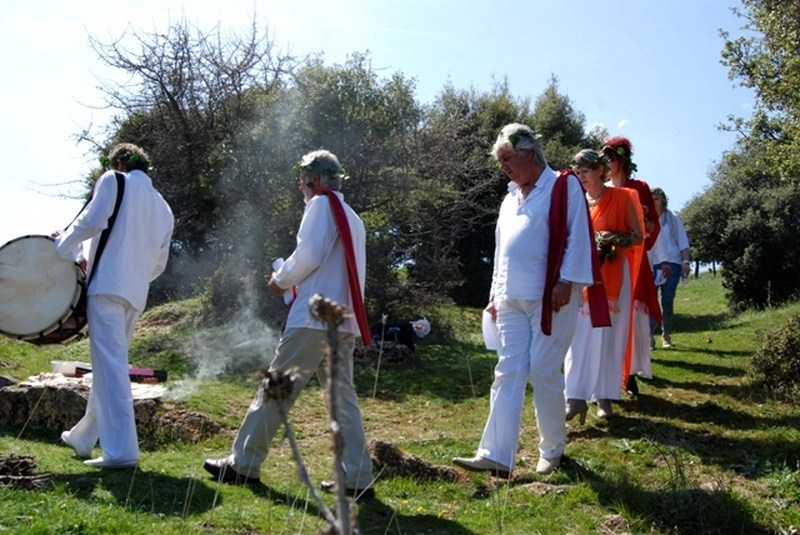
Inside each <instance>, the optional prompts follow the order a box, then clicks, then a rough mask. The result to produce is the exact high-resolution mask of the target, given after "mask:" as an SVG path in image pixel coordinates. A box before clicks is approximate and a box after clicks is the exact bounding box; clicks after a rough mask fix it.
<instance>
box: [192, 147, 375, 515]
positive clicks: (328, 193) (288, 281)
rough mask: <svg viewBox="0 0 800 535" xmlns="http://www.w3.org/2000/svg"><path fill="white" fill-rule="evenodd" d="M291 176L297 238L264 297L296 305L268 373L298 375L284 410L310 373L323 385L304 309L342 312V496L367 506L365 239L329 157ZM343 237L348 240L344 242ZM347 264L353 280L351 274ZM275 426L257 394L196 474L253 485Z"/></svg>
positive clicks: (273, 410) (319, 349)
mask: <svg viewBox="0 0 800 535" xmlns="http://www.w3.org/2000/svg"><path fill="white" fill-rule="evenodd" d="M296 168H297V169H298V171H299V173H298V177H297V186H298V189H300V191H301V192H302V193H303V198H304V201H305V203H306V206H305V210H304V211H303V217H302V220H301V221H300V227H299V229H298V231H297V246H296V248H295V250H294V252H293V253H292V254H291V256H289V258H287V259H286V261H285V262H284V263H283V264H282V265H281V266H280V267H279V268H277V270H276V271H275V272H274V273H273V274H272V276H271V277H270V278H269V281H268V283H267V286H268V288H269V290H270V291H271V292H272V293H274V294H275V295H278V296H283V294H284V293H286V292H287V291H290V290H291V289H292V288H295V290H294V291H296V297H295V299H294V301H293V305H292V306H291V307H290V309H289V315H288V317H287V319H286V325H285V329H284V331H283V334H282V336H281V339H280V341H279V342H278V347H277V348H276V349H275V357H274V359H273V360H272V363H271V364H270V371H272V370H284V371H286V370H290V369H292V368H296V370H297V378H296V379H295V381H294V384H293V388H292V392H291V395H290V399H289V401H288V403H287V404H288V407H286V410H289V408H290V407H291V405H292V404H293V403H294V401H295V400H296V399H297V396H299V395H300V392H301V391H302V390H303V389H304V388H305V385H307V384H308V382H309V381H310V380H311V377H312V376H313V375H314V374H315V373H316V375H317V377H318V378H319V381H320V384H322V385H324V384H326V383H327V380H328V369H327V364H326V360H327V358H328V357H327V352H328V342H327V326H326V325H325V324H324V323H323V322H322V321H320V320H319V319H318V318H315V317H314V316H313V315H312V313H311V311H310V309H309V306H308V303H309V300H310V299H311V298H312V297H313V296H314V295H315V294H321V295H323V296H324V297H325V298H326V299H329V300H331V301H334V302H336V303H339V304H340V305H343V306H345V307H346V309H347V311H348V312H349V313H348V314H347V315H346V317H345V319H344V321H343V322H342V324H341V325H339V326H338V352H339V355H340V358H341V360H342V362H343V363H344V369H343V370H342V373H341V374H340V375H341V383H340V384H337V393H338V396H337V404H336V406H337V409H338V414H336V421H337V423H338V425H339V426H340V428H341V433H342V436H343V439H344V451H343V456H342V464H343V468H344V473H345V484H346V489H345V492H346V493H347V494H348V495H350V496H354V497H356V498H361V499H368V498H372V497H374V496H375V490H374V489H373V487H372V459H371V458H370V455H369V451H368V450H367V440H366V437H365V435H364V425H363V423H362V418H361V409H360V408H359V405H358V399H357V397H356V391H355V386H354V384H353V351H354V350H355V343H356V336H357V335H360V336H361V337H362V339H363V341H364V343H365V344H369V343H370V335H369V327H368V326H367V324H366V315H365V314H364V303H363V300H362V296H363V292H364V283H365V277H366V267H367V253H366V231H365V228H364V223H363V222H362V221H361V218H360V217H359V216H358V215H357V214H356V212H354V211H353V209H352V208H350V206H349V205H347V204H346V203H345V202H344V196H343V195H342V193H341V192H340V191H339V190H340V189H341V185H342V181H343V180H344V178H345V176H344V172H343V170H342V167H341V165H340V164H339V159H338V158H337V157H336V155H334V154H333V153H331V152H329V151H327V150H317V151H313V152H309V153H307V154H305V155H304V156H303V157H302V158H301V160H300V162H299V163H298V165H297V166H296ZM337 212H338V215H337ZM348 235H349V237H350V238H351V240H347V239H346V238H347V236H348ZM348 264H349V265H350V266H352V267H353V268H355V272H351V271H350V269H349V266H348ZM351 274H352V276H351ZM282 425H283V422H282V419H281V416H280V412H279V407H278V402H277V401H275V400H272V399H266V398H265V395H264V392H263V388H259V391H258V393H257V394H256V397H255V399H254V400H253V402H252V403H251V405H250V408H249V409H248V410H247V414H246V415H245V417H244V421H243V422H242V425H241V426H240V428H239V432H238V433H237V434H236V438H235V439H234V441H233V447H232V452H231V454H230V455H228V456H227V457H223V458H221V459H206V461H205V464H204V465H203V467H204V468H205V470H206V471H207V472H208V473H210V474H211V475H213V476H214V477H215V478H216V479H217V480H219V481H224V482H227V483H234V484H242V483H255V482H258V481H259V479H260V470H261V465H262V463H263V462H264V461H265V460H266V458H267V454H268V453H269V445H270V442H271V441H272V438H273V437H274V436H275V434H276V433H277V432H278V431H279V430H280V429H281V427H282ZM320 486H321V487H322V489H323V490H324V491H326V492H334V491H335V490H336V488H335V484H334V482H332V481H322V482H321V484H320Z"/></svg>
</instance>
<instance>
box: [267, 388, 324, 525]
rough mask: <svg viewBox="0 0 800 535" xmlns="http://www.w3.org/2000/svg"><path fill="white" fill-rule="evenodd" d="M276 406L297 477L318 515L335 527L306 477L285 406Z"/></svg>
mask: <svg viewBox="0 0 800 535" xmlns="http://www.w3.org/2000/svg"><path fill="white" fill-rule="evenodd" d="M277 405H278V413H279V414H280V415H281V420H282V421H283V426H284V428H285V429H286V438H287V439H288V440H289V445H290V446H291V448H292V454H293V455H294V459H295V461H296V462H297V475H298V477H299V478H300V481H302V482H303V483H304V484H305V485H306V487H308V490H309V491H310V492H311V497H312V498H314V501H315V502H316V504H317V507H318V508H319V510H320V513H321V514H322V516H323V517H324V518H325V520H326V521H327V522H328V523H329V524H330V525H331V526H336V524H337V522H336V517H335V516H334V515H333V513H332V512H331V510H330V509H328V506H327V505H325V502H324V501H323V500H322V497H321V496H320V495H319V493H318V492H317V491H316V489H315V488H314V483H313V482H312V481H311V477H310V476H309V475H308V470H307V469H306V465H305V463H304V462H303V456H302V455H301V454H300V448H299V447H298V445H297V439H295V436H294V432H293V431H292V426H291V425H289V416H288V414H287V411H286V406H285V405H284V403H283V401H282V400H278V401H277Z"/></svg>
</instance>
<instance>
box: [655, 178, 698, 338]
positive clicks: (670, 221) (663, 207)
mask: <svg viewBox="0 0 800 535" xmlns="http://www.w3.org/2000/svg"><path fill="white" fill-rule="evenodd" d="M652 194H653V200H654V201H655V205H656V213H657V214H658V220H659V223H660V224H661V232H660V233H659V235H658V239H657V240H656V242H655V245H653V248H652V249H651V250H650V252H649V253H648V256H649V257H650V263H651V264H652V266H653V273H654V279H655V280H656V281H657V282H659V283H660V284H659V285H658V288H659V289H660V290H661V312H662V315H663V320H662V328H661V346H662V347H664V348H670V347H672V338H671V334H672V317H673V313H674V308H675V292H676V291H677V289H678V283H679V282H680V280H681V277H683V278H684V279H685V278H686V277H688V276H689V237H688V236H687V235H686V229H685V228H684V227H683V223H682V222H681V220H680V218H679V217H678V216H676V215H675V214H674V213H672V211H670V210H669V209H667V203H668V199H667V194H666V193H664V190H663V189H661V188H655V189H654V190H653V191H652ZM657 327H658V325H657V324H656V322H655V321H651V322H650V336H651V346H654V345H655V339H654V338H653V337H654V336H655V333H656V330H657Z"/></svg>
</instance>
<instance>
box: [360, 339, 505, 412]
mask: <svg viewBox="0 0 800 535" xmlns="http://www.w3.org/2000/svg"><path fill="white" fill-rule="evenodd" d="M496 363H497V357H496V355H495V353H494V352H488V351H487V350H486V349H484V348H483V347H482V346H479V345H477V344H472V343H468V342H463V341H457V340H452V341H449V342H447V343H442V344H425V345H423V344H422V343H420V344H418V345H417V351H416V354H415V355H414V360H413V362H412V363H411V364H408V365H404V366H402V367H400V366H385V365H382V366H381V368H380V370H378V369H377V366H375V365H374V364H370V365H369V366H366V367H360V368H358V367H357V368H356V378H355V381H356V388H357V390H358V392H361V393H362V395H363V393H366V392H372V390H373V387H374V383H375V374H376V372H378V389H377V397H378V398H379V399H382V400H391V401H395V402H402V401H403V400H404V399H406V398H408V397H414V396H420V395H425V396H431V397H433V398H439V399H443V400H446V401H449V402H452V403H460V402H463V401H467V400H471V399H474V398H475V397H486V396H488V395H489V389H490V387H491V385H492V381H493V379H494V375H493V373H494V366H495V364H496Z"/></svg>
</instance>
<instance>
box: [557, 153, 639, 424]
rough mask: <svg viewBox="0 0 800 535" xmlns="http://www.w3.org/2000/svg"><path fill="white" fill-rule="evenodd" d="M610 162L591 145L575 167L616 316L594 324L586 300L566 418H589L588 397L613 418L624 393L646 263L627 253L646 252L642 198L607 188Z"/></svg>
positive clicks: (571, 359)
mask: <svg viewBox="0 0 800 535" xmlns="http://www.w3.org/2000/svg"><path fill="white" fill-rule="evenodd" d="M607 166H608V163H607V161H606V159H605V158H604V157H603V156H602V155H600V154H599V153H598V152H595V151H593V150H589V149H585V150H582V151H580V152H579V153H578V154H576V155H575V158H574V162H573V171H574V172H575V174H576V175H577V176H578V179H579V180H580V182H581V185H582V186H583V188H584V190H586V200H587V201H588V203H589V211H590V213H591V218H592V229H593V230H594V232H595V239H596V241H597V244H598V245H599V247H600V260H601V267H600V271H601V273H602V277H603V285H604V286H605V289H606V295H607V297H608V308H609V312H610V316H611V326H610V327H602V328H592V325H591V324H590V322H589V314H588V303H585V304H583V305H582V307H581V312H580V314H578V324H577V328H576V329H575V336H574V337H573V340H572V344H571V345H570V348H569V351H568V352H567V356H566V359H565V362H564V373H565V376H566V386H565V390H564V396H565V398H566V400H567V410H566V419H567V420H571V419H572V418H574V417H575V416H580V421H581V423H583V422H584V421H585V419H586V412H587V410H588V407H587V404H586V402H587V401H596V402H597V415H598V416H599V417H600V418H610V417H611V415H612V405H611V402H612V400H618V399H620V397H621V395H622V374H621V373H620V371H621V370H622V360H623V358H624V356H625V347H626V346H627V344H628V340H629V333H630V330H631V307H632V304H633V294H632V281H634V280H636V273H637V271H638V269H639V265H640V264H641V262H639V261H638V257H637V256H635V255H634V256H633V257H632V258H633V260H631V257H630V256H629V255H628V254H627V253H628V250H629V249H632V248H636V249H638V251H639V254H643V252H641V247H640V244H641V243H642V241H643V239H644V230H643V228H644V221H643V217H642V209H641V205H640V204H639V197H638V196H637V194H636V192H634V191H632V190H630V189H628V188H610V187H607V186H606V185H605V183H604V182H605V178H606V174H607V172H608V167H607ZM637 246H638V247H637Z"/></svg>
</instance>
